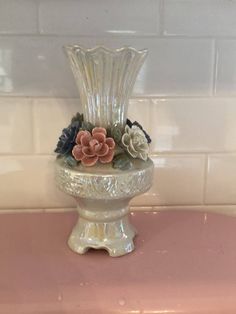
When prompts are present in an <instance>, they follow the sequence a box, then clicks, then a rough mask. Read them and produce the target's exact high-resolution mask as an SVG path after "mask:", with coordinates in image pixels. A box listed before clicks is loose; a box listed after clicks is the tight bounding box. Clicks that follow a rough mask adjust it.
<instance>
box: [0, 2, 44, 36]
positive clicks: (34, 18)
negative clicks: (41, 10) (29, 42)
mask: <svg viewBox="0 0 236 314" xmlns="http://www.w3.org/2000/svg"><path fill="white" fill-rule="evenodd" d="M37 28H38V4H37V1H32V0H0V34H22V33H23V34H33V33H37V32H38V29H37Z"/></svg>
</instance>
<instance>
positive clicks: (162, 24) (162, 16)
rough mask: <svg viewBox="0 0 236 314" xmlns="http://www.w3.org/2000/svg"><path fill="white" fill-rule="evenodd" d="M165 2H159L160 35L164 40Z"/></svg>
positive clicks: (162, 0) (161, 0)
mask: <svg viewBox="0 0 236 314" xmlns="http://www.w3.org/2000/svg"><path fill="white" fill-rule="evenodd" d="M164 6H165V4H164V0H160V2H159V27H160V28H159V35H160V36H161V37H163V38H164Z"/></svg>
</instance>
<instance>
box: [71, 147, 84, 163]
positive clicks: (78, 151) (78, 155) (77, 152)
mask: <svg viewBox="0 0 236 314" xmlns="http://www.w3.org/2000/svg"><path fill="white" fill-rule="evenodd" d="M72 155H73V156H74V158H75V160H78V161H80V160H82V159H83V158H84V154H83V152H82V147H81V145H75V146H74V147H73V149H72Z"/></svg>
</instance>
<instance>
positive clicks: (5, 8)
mask: <svg viewBox="0 0 236 314" xmlns="http://www.w3.org/2000/svg"><path fill="white" fill-rule="evenodd" d="M70 43H79V44H82V45H84V46H88V47H92V46H94V45H101V44H102V45H107V46H109V47H120V46H123V45H130V46H134V47H135V48H148V49H149V56H148V59H147V61H146V63H145V65H144V67H143V69H142V71H141V73H140V75H139V77H138V80H137V83H136V85H135V88H134V93H133V97H132V99H131V102H130V110H129V112H130V113H129V116H130V118H131V119H133V118H135V119H136V120H138V121H140V122H141V123H142V124H143V125H144V126H145V127H146V129H147V131H148V132H149V133H150V134H151V136H152V138H153V144H152V146H151V152H152V157H153V160H154V162H155V166H156V167H155V182H154V185H153V187H152V189H151V190H150V191H149V192H148V193H146V194H145V195H144V196H140V197H138V198H136V199H135V200H134V201H133V203H132V204H133V206H136V208H137V209H138V208H140V207H141V206H146V207H147V208H149V209H152V208H154V207H158V208H159V209H161V208H164V209H165V208H195V209H198V208H199V209H205V208H207V209H209V210H219V211H220V210H224V211H225V212H232V211H235V209H236V98H235V96H236V1H229V0H205V1H202V0H159V1H158V0H126V1H122V0H112V1H111V0H100V1H97V0H0V144H1V145H0V161H1V163H0V173H1V175H0V195H1V197H0V208H1V209H2V210H4V209H19V208H20V209H24V208H27V209H37V208H38V209H48V208H71V207H74V206H75V203H74V201H73V200H72V199H71V198H70V197H67V196H65V195H64V194H62V193H60V192H59V191H57V190H56V188H55V186H54V182H53V161H54V158H55V156H54V155H53V149H54V146H55V144H56V141H57V137H58V135H59V134H60V131H61V129H62V128H63V127H64V126H66V125H67V124H68V122H69V120H70V118H71V116H72V115H73V114H74V113H75V112H77V111H79V110H80V105H79V99H78V93H77V90H76V87H75V83H74V79H73V77H72V74H71V71H70V69H69V65H68V61H67V60H66V57H65V54H64V52H63V51H62V46H63V45H65V44H70Z"/></svg>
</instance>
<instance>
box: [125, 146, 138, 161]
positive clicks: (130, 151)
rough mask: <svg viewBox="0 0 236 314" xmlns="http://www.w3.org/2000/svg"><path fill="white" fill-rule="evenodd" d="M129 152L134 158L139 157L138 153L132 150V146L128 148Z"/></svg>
mask: <svg viewBox="0 0 236 314" xmlns="http://www.w3.org/2000/svg"><path fill="white" fill-rule="evenodd" d="M127 151H128V153H129V154H130V155H131V156H132V157H133V158H137V157H138V153H137V152H136V151H134V150H132V148H131V147H130V146H128V147H127Z"/></svg>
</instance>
